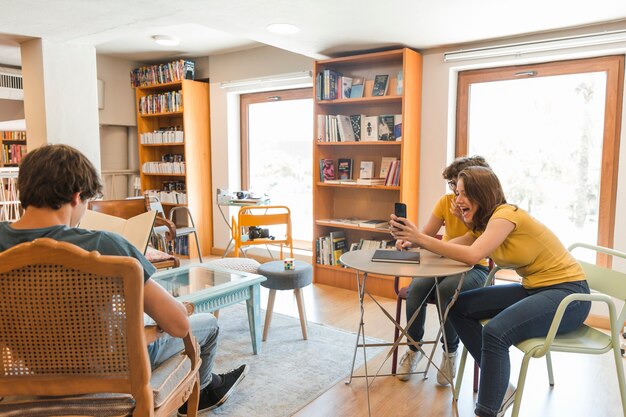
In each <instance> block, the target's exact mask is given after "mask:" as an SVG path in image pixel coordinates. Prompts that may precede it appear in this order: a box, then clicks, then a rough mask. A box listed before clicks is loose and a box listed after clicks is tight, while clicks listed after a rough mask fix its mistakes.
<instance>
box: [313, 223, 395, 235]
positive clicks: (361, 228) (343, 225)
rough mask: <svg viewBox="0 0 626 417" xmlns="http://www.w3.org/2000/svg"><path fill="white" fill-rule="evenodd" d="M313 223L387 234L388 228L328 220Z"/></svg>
mask: <svg viewBox="0 0 626 417" xmlns="http://www.w3.org/2000/svg"><path fill="white" fill-rule="evenodd" d="M315 224H316V225H318V226H325V227H336V228H337V229H350V230H360V231H363V232H376V233H385V234H389V229H377V228H374V227H359V226H350V225H349V224H339V223H329V222H323V221H321V220H316V221H315Z"/></svg>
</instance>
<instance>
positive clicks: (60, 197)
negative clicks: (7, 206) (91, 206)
mask: <svg viewBox="0 0 626 417" xmlns="http://www.w3.org/2000/svg"><path fill="white" fill-rule="evenodd" d="M17 188H18V190H19V192H20V202H21V203H22V208H24V209H25V208H27V207H28V206H34V207H39V208H43V207H47V208H51V209H54V210H58V209H59V208H61V206H62V205H63V204H66V203H69V202H71V201H72V196H73V195H74V194H75V193H80V198H81V200H83V201H85V200H87V199H90V198H94V197H98V196H100V195H101V194H102V183H101V182H100V177H99V176H98V172H97V171H96V168H95V167H94V166H93V164H92V163H91V162H90V161H89V160H88V159H87V157H85V155H83V154H82V153H80V152H79V151H78V150H76V149H74V148H72V147H71V146H67V145H44V146H41V147H39V148H37V149H34V150H32V151H30V152H28V153H27V154H26V156H25V157H24V158H23V159H22V162H21V164H20V169H19V176H18V178H17Z"/></svg>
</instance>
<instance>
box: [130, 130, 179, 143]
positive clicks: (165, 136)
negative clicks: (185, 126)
mask: <svg viewBox="0 0 626 417" xmlns="http://www.w3.org/2000/svg"><path fill="white" fill-rule="evenodd" d="M139 140H140V142H141V144H142V145H151V144H161V143H184V142H185V137H184V134H183V130H182V128H181V127H180V126H174V127H171V128H165V129H159V130H155V131H154V132H146V133H142V134H141V135H139Z"/></svg>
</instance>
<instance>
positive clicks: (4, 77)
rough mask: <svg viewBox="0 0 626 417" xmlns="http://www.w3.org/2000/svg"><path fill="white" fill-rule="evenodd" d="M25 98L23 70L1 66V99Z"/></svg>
mask: <svg viewBox="0 0 626 417" xmlns="http://www.w3.org/2000/svg"><path fill="white" fill-rule="evenodd" d="M2 98H3V99H7V100H24V86H23V84H22V71H21V70H19V69H14V68H2V67H0V99H2Z"/></svg>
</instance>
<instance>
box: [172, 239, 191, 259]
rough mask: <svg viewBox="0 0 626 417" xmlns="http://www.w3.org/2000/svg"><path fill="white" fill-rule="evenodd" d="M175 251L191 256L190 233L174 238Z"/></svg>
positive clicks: (178, 253)
mask: <svg viewBox="0 0 626 417" xmlns="http://www.w3.org/2000/svg"><path fill="white" fill-rule="evenodd" d="M174 253H176V255H183V256H189V235H185V236H176V238H175V239H174Z"/></svg>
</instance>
